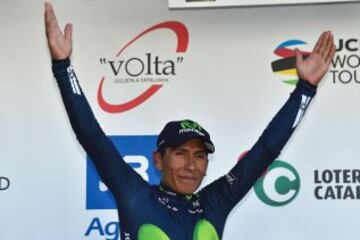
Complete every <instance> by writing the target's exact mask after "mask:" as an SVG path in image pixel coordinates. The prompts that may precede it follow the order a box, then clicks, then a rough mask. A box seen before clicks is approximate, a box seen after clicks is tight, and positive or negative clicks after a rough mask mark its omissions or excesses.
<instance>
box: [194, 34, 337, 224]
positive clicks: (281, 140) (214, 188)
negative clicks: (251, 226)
mask: <svg viewBox="0 0 360 240" xmlns="http://www.w3.org/2000/svg"><path fill="white" fill-rule="evenodd" d="M334 53H335V46H334V43H333V36H332V34H331V32H324V33H323V34H322V35H321V36H320V38H319V40H318V42H317V44H316V46H315V48H314V50H313V52H312V53H311V54H310V55H309V56H308V57H307V58H306V59H305V60H304V59H303V58H302V56H301V54H300V51H299V50H296V67H297V71H298V75H299V78H300V80H299V82H298V84H297V86H296V88H295V90H294V91H293V92H292V94H291V95H290V97H289V99H288V100H287V101H286V103H285V104H284V106H283V107H282V108H281V109H280V111H279V112H278V113H277V114H276V115H275V117H274V118H273V119H272V121H271V122H270V124H269V125H268V126H267V128H266V129H265V131H264V132H263V133H262V135H261V136H260V138H259V139H258V141H257V142H256V143H255V145H254V146H253V147H252V148H251V150H250V151H249V152H248V153H247V154H246V155H245V157H244V158H243V159H241V160H240V161H239V162H238V163H237V164H236V165H235V167H234V168H233V169H231V171H230V172H229V173H228V174H227V175H226V176H224V177H222V178H220V179H218V180H216V181H215V182H213V183H212V184H210V185H209V186H207V187H205V188H204V189H203V190H202V191H201V192H200V194H202V195H203V196H204V199H206V201H207V203H206V205H207V206H209V207H211V208H212V209H219V211H214V212H215V215H214V216H212V218H213V219H214V221H218V220H217V219H224V218H226V216H227V214H228V213H229V212H230V210H231V209H232V208H233V207H234V206H235V204H236V203H238V202H239V201H240V200H241V199H242V198H243V197H244V195H245V194H246V193H247V192H248V191H249V190H250V188H251V187H252V186H253V185H254V183H255V182H256V181H257V179H258V178H259V177H260V176H261V174H263V173H264V172H265V170H266V169H267V167H268V166H269V165H270V164H271V163H272V162H273V161H274V159H276V158H277V157H278V155H279V154H280V152H281V150H282V149H283V147H284V145H285V144H286V142H287V141H288V139H289V138H290V136H291V134H292V133H293V131H294V130H295V129H296V127H297V126H298V124H299V123H300V121H301V119H302V117H303V116H304V113H305V111H306V109H307V107H308V105H309V103H310V101H311V99H312V98H313V96H314V95H315V93H316V85H317V84H318V83H319V82H320V81H321V79H322V78H323V76H324V75H325V74H326V72H327V70H328V68H329V65H330V62H331V59H332V58H333V56H334Z"/></svg>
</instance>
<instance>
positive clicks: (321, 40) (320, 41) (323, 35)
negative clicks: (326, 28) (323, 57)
mask: <svg viewBox="0 0 360 240" xmlns="http://www.w3.org/2000/svg"><path fill="white" fill-rule="evenodd" d="M325 35H326V32H323V33H322V34H321V35H320V37H319V39H318V40H317V42H316V44H315V47H314V50H313V52H315V53H319V50H320V48H321V45H322V44H323V41H324V38H325Z"/></svg>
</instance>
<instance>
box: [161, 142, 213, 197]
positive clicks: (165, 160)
mask: <svg viewBox="0 0 360 240" xmlns="http://www.w3.org/2000/svg"><path fill="white" fill-rule="evenodd" d="M154 160H155V164H156V167H157V168H158V169H159V170H160V171H161V175H162V182H163V183H164V184H165V185H166V186H168V187H170V188H171V189H172V190H173V191H175V192H178V193H182V194H192V193H194V192H195V190H196V189H197V188H198V187H199V186H200V184H201V182H202V179H203V177H204V176H205V174H206V169H207V165H208V158H207V152H206V149H205V146H204V143H203V142H202V141H201V140H200V139H192V140H189V141H187V142H185V143H184V144H182V145H180V146H178V147H175V148H166V149H165V153H164V154H163V155H162V154H160V153H159V152H156V153H155V154H154Z"/></svg>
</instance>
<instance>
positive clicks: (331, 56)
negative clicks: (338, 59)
mask: <svg viewBox="0 0 360 240" xmlns="http://www.w3.org/2000/svg"><path fill="white" fill-rule="evenodd" d="M335 52H336V47H335V45H333V46H332V48H331V50H330V54H329V56H327V58H326V59H325V63H326V66H330V64H331V61H332V60H333V58H334V55H335Z"/></svg>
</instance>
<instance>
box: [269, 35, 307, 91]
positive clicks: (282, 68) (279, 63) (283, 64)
mask: <svg viewBox="0 0 360 240" xmlns="http://www.w3.org/2000/svg"><path fill="white" fill-rule="evenodd" d="M299 45H306V42H304V41H302V40H296V39H295V40H288V41H285V42H283V43H281V44H280V45H279V46H277V48H276V49H275V51H274V53H275V55H276V56H278V57H281V58H280V59H277V60H274V61H273V62H272V63H271V67H272V70H273V72H274V73H276V74H279V75H282V76H284V77H285V80H283V82H284V83H286V84H290V85H295V84H296V83H297V82H298V80H299V79H298V76H297V71H296V67H295V62H296V60H295V46H299ZM301 53H302V54H303V56H304V58H306V57H307V56H308V55H309V54H310V53H309V52H305V51H301Z"/></svg>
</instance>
